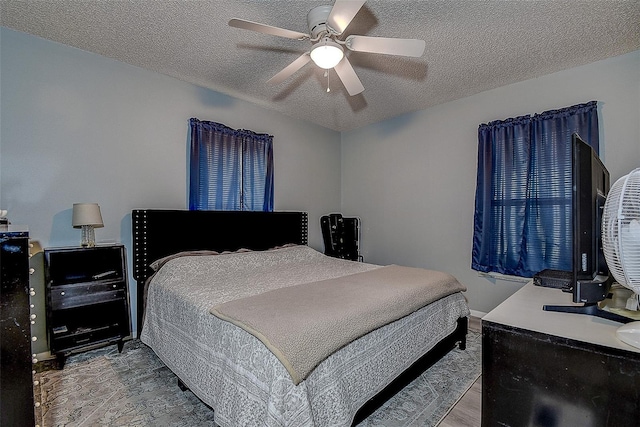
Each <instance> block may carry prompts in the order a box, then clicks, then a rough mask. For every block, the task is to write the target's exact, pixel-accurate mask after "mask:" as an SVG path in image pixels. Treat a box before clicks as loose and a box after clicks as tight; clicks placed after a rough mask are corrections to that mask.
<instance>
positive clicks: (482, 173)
mask: <svg viewBox="0 0 640 427" xmlns="http://www.w3.org/2000/svg"><path fill="white" fill-rule="evenodd" d="M574 132H577V133H578V134H579V135H580V136H581V137H582V139H584V140H585V141H587V142H588V143H589V144H590V145H591V146H592V147H593V148H594V149H595V150H596V152H597V151H598V150H599V140H598V113H597V102H596V101H591V102H589V103H587V104H580V105H575V106H572V107H567V108H563V109H560V110H552V111H546V112H544V113H542V114H536V115H534V116H521V117H516V118H513V119H507V120H501V121H495V122H491V123H488V124H482V125H480V126H479V128H478V175H477V186H476V204H475V211H474V235H473V251H472V268H473V269H474V270H477V271H482V272H497V273H501V274H507V275H513V276H521V277H533V275H534V274H535V273H537V272H539V271H541V270H544V269H547V268H551V269H556V270H567V271H570V270H571V269H572V262H573V260H572V249H571V248H572V245H571V242H572V219H571V204H572V188H571V186H572V182H571V174H572V170H571V135H572V134H573V133H574Z"/></svg>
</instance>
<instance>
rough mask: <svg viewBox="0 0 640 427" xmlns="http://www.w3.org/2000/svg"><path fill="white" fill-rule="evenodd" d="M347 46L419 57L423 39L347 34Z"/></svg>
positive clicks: (354, 48) (365, 50) (372, 51)
mask: <svg viewBox="0 0 640 427" xmlns="http://www.w3.org/2000/svg"><path fill="white" fill-rule="evenodd" d="M345 43H346V46H347V48H349V49H350V50H353V51H356V52H369V53H384V54H386V55H399V56H413V57H416V58H417V57H420V56H422V54H423V53H424V48H425V42H424V40H416V39H394V38H387V37H368V36H349V37H347V39H346V40H345Z"/></svg>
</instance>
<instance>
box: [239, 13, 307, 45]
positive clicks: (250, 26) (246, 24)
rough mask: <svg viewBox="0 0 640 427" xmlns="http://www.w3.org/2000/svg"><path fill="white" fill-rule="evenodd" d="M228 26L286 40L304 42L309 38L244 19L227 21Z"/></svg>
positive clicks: (295, 32) (302, 34)
mask: <svg viewBox="0 0 640 427" xmlns="http://www.w3.org/2000/svg"><path fill="white" fill-rule="evenodd" d="M229 26H231V27H235V28H242V29H243V30H251V31H257V32H258V33H264V34H271V35H272V36H278V37H285V38H288V39H296V40H304V39H308V38H309V35H308V34H305V33H300V32H298V31H292V30H286V29H284V28H278V27H272V26H271V25H266V24H260V23H258V22H251V21H247V20H244V19H236V18H233V19H232V20H230V21H229Z"/></svg>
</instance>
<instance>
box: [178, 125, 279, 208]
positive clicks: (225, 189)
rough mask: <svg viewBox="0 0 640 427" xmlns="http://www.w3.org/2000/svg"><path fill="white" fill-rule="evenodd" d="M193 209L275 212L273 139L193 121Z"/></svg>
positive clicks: (191, 195)
mask: <svg viewBox="0 0 640 427" xmlns="http://www.w3.org/2000/svg"><path fill="white" fill-rule="evenodd" d="M190 126H191V159H190V176H189V209H191V210H249V211H273V136H271V135H267V134H258V133H255V132H252V131H248V130H234V129H231V128H229V127H227V126H225V125H222V124H220V123H215V122H206V121H200V120H198V119H195V118H192V119H191V120H190Z"/></svg>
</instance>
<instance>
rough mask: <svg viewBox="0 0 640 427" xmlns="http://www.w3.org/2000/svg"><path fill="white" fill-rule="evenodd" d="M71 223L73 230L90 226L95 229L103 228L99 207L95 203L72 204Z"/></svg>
mask: <svg viewBox="0 0 640 427" xmlns="http://www.w3.org/2000/svg"><path fill="white" fill-rule="evenodd" d="M71 223H72V225H73V227H75V228H80V227H82V226H83V225H92V226H93V227H95V228H100V227H104V224H103V223H102V214H100V206H98V204H97V203H74V204H73V219H72V220H71Z"/></svg>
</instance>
